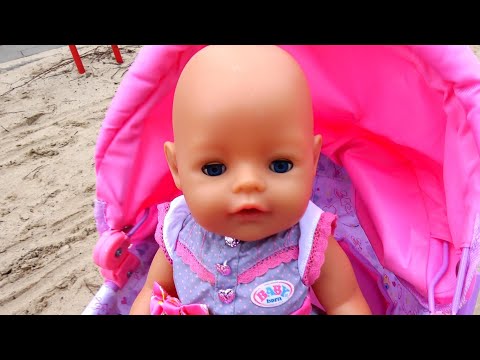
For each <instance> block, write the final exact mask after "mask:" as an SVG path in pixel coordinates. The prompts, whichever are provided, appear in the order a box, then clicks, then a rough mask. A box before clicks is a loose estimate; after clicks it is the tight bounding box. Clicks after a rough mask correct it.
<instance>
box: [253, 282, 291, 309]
mask: <svg viewBox="0 0 480 360" xmlns="http://www.w3.org/2000/svg"><path fill="white" fill-rule="evenodd" d="M293 291H294V289H293V285H292V284H291V283H289V282H288V281H285V280H272V281H268V282H265V283H263V284H260V285H258V286H257V287H256V288H255V289H254V290H253V291H252V295H251V296H250V299H251V300H252V302H253V303H254V304H255V305H258V306H261V307H273V306H280V305H282V304H284V303H285V302H286V301H288V299H290V298H291V297H292V295H293Z"/></svg>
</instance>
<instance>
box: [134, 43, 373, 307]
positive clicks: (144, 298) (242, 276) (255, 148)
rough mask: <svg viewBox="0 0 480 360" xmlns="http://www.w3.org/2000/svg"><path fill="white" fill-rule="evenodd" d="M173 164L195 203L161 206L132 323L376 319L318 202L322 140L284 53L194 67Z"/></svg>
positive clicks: (187, 75) (179, 104)
mask: <svg viewBox="0 0 480 360" xmlns="http://www.w3.org/2000/svg"><path fill="white" fill-rule="evenodd" d="M173 133H174V142H167V143H165V155H166V158H167V162H168V164H169V167H170V171H171V173H172V176H173V179H174V182H175V185H176V186H177V187H178V189H180V190H181V191H182V193H183V195H182V196H180V197H177V198H175V199H174V200H173V201H172V202H170V203H168V204H161V205H159V224H158V227H157V231H156V234H155V236H156V240H157V242H158V243H159V245H160V248H159V250H158V252H157V254H156V255H155V257H154V259H153V261H152V264H151V268H150V270H149V273H148V276H147V280H146V282H145V285H144V287H143V289H142V290H141V292H140V293H139V295H138V296H137V298H136V300H135V302H134V304H133V306H132V308H131V314H150V313H153V314H159V313H163V314H207V313H208V314H310V313H311V311H312V305H311V301H312V299H311V298H310V296H311V294H312V291H310V290H313V294H314V295H315V296H316V297H317V299H318V300H319V302H320V304H321V305H322V307H323V308H324V310H325V312H326V313H327V314H370V309H369V307H368V305H367V303H366V301H365V299H364V297H363V295H362V292H361V290H360V288H359V286H358V284H357V281H356V278H355V275H354V272H353V270H352V266H351V264H350V262H349V260H348V258H347V256H346V255H345V253H344V252H343V250H342V249H341V247H340V246H339V245H338V243H337V242H336V240H335V239H334V237H333V231H334V229H335V220H336V217H335V215H333V214H331V213H328V212H324V211H322V210H321V209H320V208H318V207H317V206H316V205H315V204H313V203H312V202H311V201H310V197H311V191H312V184H313V180H314V176H315V170H316V166H317V161H318V158H319V155H320V149H321V144H322V138H321V136H320V135H314V134H313V109H312V100H311V95H310V91H309V87H308V83H307V80H306V78H305V75H304V73H303V72H302V70H301V68H300V66H299V65H298V64H297V63H296V61H295V60H294V59H293V58H292V57H291V56H290V55H289V54H288V53H287V52H285V51H284V50H282V49H280V48H279V47H276V46H208V47H206V48H204V49H202V50H201V51H199V52H198V53H197V54H196V55H194V56H193V57H192V59H191V60H190V61H189V62H188V63H187V65H186V66H185V68H184V70H183V72H182V74H181V76H180V79H179V81H178V84H177V87H176V90H175V95H174V103H173Z"/></svg>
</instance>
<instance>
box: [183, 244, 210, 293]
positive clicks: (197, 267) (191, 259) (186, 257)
mask: <svg viewBox="0 0 480 360" xmlns="http://www.w3.org/2000/svg"><path fill="white" fill-rule="evenodd" d="M177 255H178V256H180V258H181V259H182V260H183V262H184V263H185V264H187V265H190V269H192V271H193V272H194V273H195V274H197V275H198V277H199V279H200V280H203V281H207V282H209V283H210V284H212V285H215V275H213V274H212V273H211V272H210V271H208V270H207V269H206V268H205V267H204V266H203V265H202V264H201V263H200V262H199V261H198V260H197V258H196V257H195V255H193V253H192V252H191V251H190V250H189V249H188V248H187V247H186V246H185V245H183V244H182V243H181V242H180V241H178V242H177Z"/></svg>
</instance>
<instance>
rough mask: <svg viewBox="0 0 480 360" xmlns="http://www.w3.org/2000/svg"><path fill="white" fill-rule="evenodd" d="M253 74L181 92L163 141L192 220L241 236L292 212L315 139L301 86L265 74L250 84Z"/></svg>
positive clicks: (306, 186)
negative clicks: (184, 98) (184, 97)
mask: <svg viewBox="0 0 480 360" xmlns="http://www.w3.org/2000/svg"><path fill="white" fill-rule="evenodd" d="M247 73H248V72H247ZM253 75H254V77H253V78H251V79H250V80H249V79H248V76H247V79H245V78H243V79H240V80H239V79H237V81H236V82H235V81H234V82H233V83H232V82H227V83H225V82H223V81H220V82H219V85H218V86H217V85H215V84H216V82H215V81H210V84H211V85H212V86H210V88H209V89H208V90H204V91H202V92H201V93H199V94H198V97H196V96H193V95H195V94H196V93H195V91H191V92H189V94H190V95H192V96H191V97H190V98H189V99H188V106H187V105H186V106H185V107H182V108H181V109H179V108H176V110H175V111H176V113H175V116H177V120H178V122H177V123H176V124H175V128H174V131H175V143H174V144H173V143H170V144H169V145H166V152H167V159H169V164H170V167H171V169H172V174H173V175H174V179H175V181H176V185H177V186H178V187H179V188H180V189H181V190H182V191H183V194H184V195H185V200H186V202H187V204H188V205H189V208H190V211H191V212H192V216H193V217H194V218H195V220H196V221H197V222H198V223H199V224H200V225H201V226H203V227H204V228H205V229H207V230H209V231H211V232H214V233H216V234H219V235H222V236H230V237H233V238H236V239H239V240H242V241H254V240H259V239H263V238H265V237H268V236H270V235H273V234H275V233H278V232H280V231H283V230H286V229H288V228H289V227H291V226H293V225H294V224H296V223H297V222H298V221H299V220H300V218H301V216H302V215H303V213H304V211H305V209H306V207H307V205H308V201H309V199H310V196H311V189H312V182H313V177H314V174H315V169H316V165H317V161H318V155H319V150H320V142H321V138H320V137H319V136H317V137H314V136H313V125H312V109H311V104H310V102H309V100H310V98H309V97H308V96H306V94H307V93H305V92H304V90H301V89H295V87H291V86H286V85H291V84H281V82H279V81H274V78H269V77H268V76H266V77H265V79H263V81H262V79H258V78H256V80H261V81H260V84H261V85H258V84H255V82H254V81H253V80H255V77H257V76H259V75H258V74H253ZM267 75H268V74H267ZM263 76H265V74H264V75H263ZM260 77H261V76H260ZM218 80H220V79H218ZM252 84H254V86H253V87H252ZM232 85H234V86H232ZM190 90H192V88H190ZM296 90H297V91H296ZM193 99H195V100H193ZM211 104H215V105H214V106H212V105H211ZM169 147H170V150H168V148H169ZM169 152H170V154H169ZM172 162H173V164H172Z"/></svg>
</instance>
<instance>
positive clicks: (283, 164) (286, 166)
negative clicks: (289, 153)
mask: <svg viewBox="0 0 480 360" xmlns="http://www.w3.org/2000/svg"><path fill="white" fill-rule="evenodd" d="M292 168H293V163H292V162H291V161H289V160H275V161H272V162H271V164H270V170H272V171H273V172H276V173H280V174H282V173H286V172H288V171H290V170H292Z"/></svg>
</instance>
